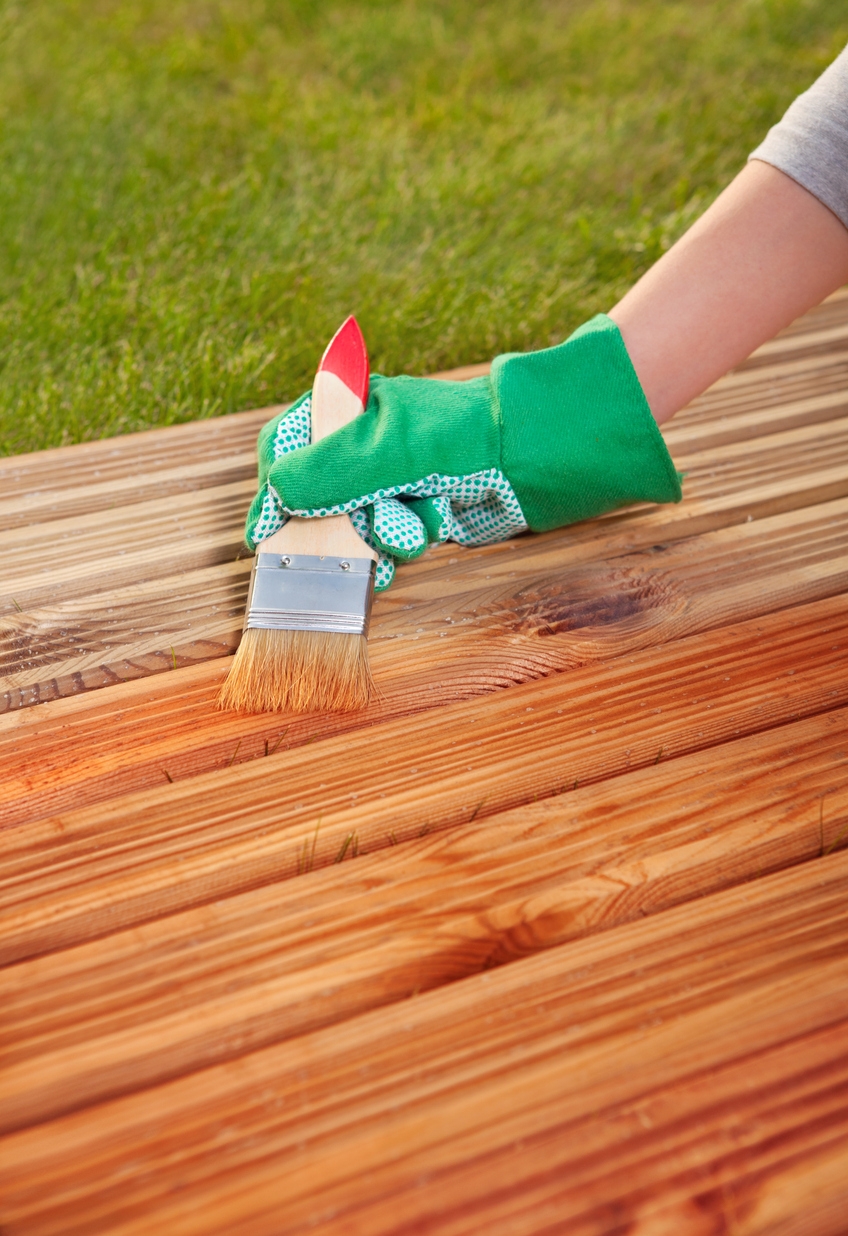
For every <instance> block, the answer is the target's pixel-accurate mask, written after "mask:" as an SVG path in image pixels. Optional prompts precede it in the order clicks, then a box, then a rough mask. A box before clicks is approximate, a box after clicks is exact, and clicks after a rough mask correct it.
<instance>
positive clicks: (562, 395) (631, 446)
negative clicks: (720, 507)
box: [490, 313, 683, 532]
mask: <svg viewBox="0 0 848 1236" xmlns="http://www.w3.org/2000/svg"><path fill="white" fill-rule="evenodd" d="M490 380H491V383H492V391H493V394H494V399H495V404H496V407H497V409H498V412H499V415H500V420H501V451H502V461H503V471H504V473H505V474H506V475H507V476H508V477H509V479H510V482H511V483H512V486H513V489H514V490H515V493H516V496H517V498H518V501H519V502H520V504H521V509H522V511H523V512H524V516H525V518H526V520H527V523H528V525H529V526H530V528H532V529H533V531H534V532H545V531H547V530H548V529H549V528H558V527H560V526H562V525H564V524H570V523H576V522H577V521H578V520H581V519H590V518H591V517H592V516H594V515H601V514H603V513H604V512H605V511H609V510H612V509H613V508H615V507H619V506H625V505H627V504H629V503H631V502H679V501H680V499H681V497H682V496H683V495H682V491H681V488H680V476H679V474H678V473H677V471H676V470H675V467H674V464H673V463H672V460H671V456H670V455H669V453H668V450H667V448H666V445H665V442H664V441H663V438H662V434H661V433H660V431H659V428H658V427H657V423H656V421H655V420H654V418H653V416H652V415H651V409H650V408H649V406H648V401H647V400H646V398H645V395H644V392H643V391H642V387H641V386H640V384H639V379H638V377H637V376H636V371H635V369H634V368H633V365H632V363H631V361H630V357H629V356H628V354H627V349H626V348H625V346H624V340H623V339H622V337H621V333H620V331H619V329H618V327H617V326H616V324H615V323H614V322H613V320H612V319H611V318H609V317H607V315H606V314H603V313H599V314H598V315H597V317H594V318H592V319H591V321H589V322H586V323H585V324H584V325H583V326H581V327H579V328H578V329H577V330H576V331H575V332H574V334H573V335H571V336H570V337H569V338H568V339H566V341H565V342H564V343H560V344H558V345H557V346H556V347H554V348H545V349H544V350H543V351H540V352H527V353H506V354H505V355H503V356H497V357H495V359H494V361H493V362H492V372H491V379H490Z"/></svg>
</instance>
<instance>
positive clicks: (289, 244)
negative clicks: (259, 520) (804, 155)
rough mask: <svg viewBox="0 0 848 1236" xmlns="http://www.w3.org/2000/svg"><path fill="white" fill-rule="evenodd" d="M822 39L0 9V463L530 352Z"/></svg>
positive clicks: (613, 11) (782, 13) (591, 297)
mask: <svg viewBox="0 0 848 1236" xmlns="http://www.w3.org/2000/svg"><path fill="white" fill-rule="evenodd" d="M846 40H848V12H846V9H845V6H844V5H841V4H835V3H834V2H833V0H691V2H686V3H665V2H662V0H629V2H625V0H619V2H618V3H616V2H615V0H572V2H570V3H554V2H552V0H547V2H543V0H488V2H487V0H470V2H467V0H406V2H395V0H371V2H367V0H350V2H349V3H339V2H338V0H337V2H335V3H330V2H323V0H309V2H307V0H286V2H284V0H214V2H213V0H15V2H12V0H0V453H12V452H17V451H24V450H32V449H36V448H40V447H47V446H53V445H57V444H60V443H63V442H76V441H82V440H85V439H89V438H94V437H99V436H103V435H107V434H115V433H122V432H126V431H129V430H135V429H141V428H145V427H147V426H151V425H161V424H168V423H172V422H175V421H180V420H188V419H193V418H196V417H204V416H214V415H218V414H220V413H225V412H230V411H234V410H236V409H239V408H245V407H250V406H256V405H261V404H266V403H272V402H275V401H280V400H283V399H286V398H290V397H293V396H294V395H296V394H297V393H298V392H299V391H300V390H302V389H304V388H305V387H306V386H307V385H308V384H309V382H310V380H311V375H312V372H313V370H314V367H315V364H316V361H317V359H318V357H319V355H320V352H321V350H322V348H323V345H324V343H325V342H326V340H327V339H328V337H329V336H330V334H331V333H332V331H333V330H334V329H335V327H336V326H337V325H338V323H339V321H340V320H341V318H342V317H343V316H344V315H345V314H347V313H348V312H350V311H352V310H353V311H355V312H356V313H357V315H358V316H359V318H360V321H361V323H362V326H363V328H364V330H365V334H366V337H367V339H368V343H369V347H370V351H371V354H372V361H373V366H374V368H375V369H378V370H381V371H383V372H399V371H403V370H406V371H409V372H418V373H423V372H427V371H432V370H433V369H437V368H444V367H447V366H451V365H456V364H461V363H463V362H467V361H475V360H481V359H485V358H489V357H490V356H492V355H493V354H494V353H496V352H498V351H501V350H504V349H524V348H531V347H538V346H543V345H546V344H549V343H551V342H554V341H557V340H559V339H561V338H562V337H563V336H564V335H565V334H566V333H567V332H568V331H569V330H571V329H572V328H573V327H574V326H576V325H577V324H578V323H579V322H580V321H581V320H582V319H584V318H585V317H587V316H588V315H589V314H591V313H593V312H596V311H597V310H599V309H604V308H608V307H609V306H610V305H611V304H612V303H613V302H614V300H615V299H616V298H617V297H618V296H619V295H620V294H621V292H622V291H623V290H624V288H626V287H627V286H628V285H629V284H630V283H631V282H632V281H633V280H634V279H635V278H636V277H637V276H638V275H639V273H640V272H641V271H642V270H644V269H645V268H646V266H648V265H649V264H650V263H651V262H652V261H654V260H655V259H656V257H657V256H658V255H659V254H660V253H661V252H662V251H663V249H664V248H666V247H667V246H668V245H669V244H670V243H671V241H673V239H674V238H675V237H676V236H677V235H678V234H679V233H680V232H681V231H682V230H683V229H684V228H685V227H686V226H687V224H688V223H689V222H690V221H691V220H692V219H693V218H694V217H695V216H697V215H698V214H699V213H700V212H701V211H702V210H703V209H704V207H705V206H706V205H707V204H708V203H709V202H710V200H711V199H712V198H713V197H714V196H715V194H716V193H717V192H718V191H719V190H720V189H721V187H722V186H723V185H725V184H726V183H727V181H728V180H729V179H730V178H731V177H732V176H733V175H734V173H735V172H736V170H737V169H738V168H739V167H740V166H741V164H742V162H743V160H744V158H745V155H746V154H747V152H748V151H749V150H750V149H751V148H752V147H753V146H754V145H755V144H756V143H757V142H758V140H759V139H760V137H761V136H762V135H763V134H764V132H765V130H766V129H767V128H768V126H769V124H771V123H773V122H774V120H775V119H777V117H778V116H779V115H780V114H781V112H782V110H783V109H784V107H785V106H786V105H787V103H788V102H789V101H790V100H791V99H792V97H793V96H794V95H795V94H796V93H797V92H798V91H799V90H801V89H803V88H804V87H805V86H806V85H807V84H808V83H809V82H810V81H812V79H813V78H814V77H815V76H816V75H817V73H818V72H819V71H820V70H821V69H822V68H823V67H824V65H825V64H826V63H827V62H828V61H829V60H830V59H831V58H832V57H833V56H834V55H835V54H836V53H837V51H838V50H839V49H840V47H841V46H842V45H843V44H844V42H845V41H846Z"/></svg>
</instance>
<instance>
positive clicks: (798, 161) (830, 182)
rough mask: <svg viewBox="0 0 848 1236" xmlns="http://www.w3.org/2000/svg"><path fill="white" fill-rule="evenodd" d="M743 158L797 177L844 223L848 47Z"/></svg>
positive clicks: (847, 218)
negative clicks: (759, 160)
mask: <svg viewBox="0 0 848 1236" xmlns="http://www.w3.org/2000/svg"><path fill="white" fill-rule="evenodd" d="M748 158H749V160H750V159H761V160H762V161H763V162H764V163H771V164H772V165H773V166H774V167H776V168H779V169H780V171H781V172H785V173H786V175H787V176H791V177H792V179H793V180H797V182H798V184H799V185H803V187H804V188H805V189H808V190H809V191H810V193H812V194H814V195H815V196H816V197H817V198H818V199H819V201H820V202H824V204H825V206H828V207H829V208H830V209H831V210H832V211H833V213H834V214H835V215H836V216H837V218H839V219H841V220H842V222H843V223H844V224H845V226H846V227H848V47H846V48H845V50H844V51H843V52H841V53H840V54H839V55H838V56H837V57H836V59H835V60H834V62H833V64H831V65H829V66H828V68H826V69H825V71H824V73H822V75H821V77H819V78H818V79H817V80H816V81H814V82H813V84H812V86H811V87H810V89H809V90H805V91H804V93H803V94H799V95H798V98H797V99H796V100H795V102H794V103H792V104H791V105H790V107H789V110H788V111H787V112H786V114H785V115H784V117H783V119H782V120H781V121H779V123H778V124H776V125H775V126H774V128H773V129H769V131H768V133H767V134H766V137H765V140H764V141H762V142H761V143H760V145H759V146H758V147H757V149H756V150H754V151H752V153H751V154H750V155H749V156H748Z"/></svg>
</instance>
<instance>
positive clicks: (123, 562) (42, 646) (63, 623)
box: [0, 298, 848, 710]
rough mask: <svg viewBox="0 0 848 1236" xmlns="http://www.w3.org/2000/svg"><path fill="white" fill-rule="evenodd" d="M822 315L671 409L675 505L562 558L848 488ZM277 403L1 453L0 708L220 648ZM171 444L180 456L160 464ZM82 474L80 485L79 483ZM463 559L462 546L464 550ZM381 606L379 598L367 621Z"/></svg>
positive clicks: (572, 537)
mask: <svg viewBox="0 0 848 1236" xmlns="http://www.w3.org/2000/svg"><path fill="white" fill-rule="evenodd" d="M825 311H827V315H829V316H826V317H825V319H824V322H825V330H824V332H822V330H820V329H817V328H816V324H815V320H814V317H815V315H813V316H812V318H811V322H810V324H809V325H808V327H807V329H805V330H804V331H800V332H799V331H796V332H795V333H794V334H790V335H789V336H787V337H786V339H785V340H784V341H783V342H781V341H780V340H777V341H775V345H778V344H779V345H780V347H777V350H776V351H773V352H772V353H769V358H770V360H769V365H768V366H766V367H758V368H757V367H755V368H754V369H749V368H746V367H742V369H741V370H740V371H738V372H737V373H736V374H734V375H731V376H730V377H729V378H727V379H724V380H723V384H722V383H719V384H718V385H717V387H716V388H714V390H713V392H711V393H710V394H709V396H706V397H704V399H702V400H701V401H697V402H696V404H694V405H693V407H692V409H691V410H690V411H689V412H685V413H683V414H681V416H680V417H679V418H678V420H676V421H675V424H674V426H673V427H672V428H671V429H670V430H669V433H668V439H669V445H670V447H671V449H672V450H673V452H674V454H675V457H676V460H677V462H678V465H679V466H680V467H681V468H682V469H683V470H685V471H687V473H688V475H687V480H686V486H685V490H686V499H685V501H684V502H683V503H682V504H681V505H680V506H679V507H676V508H675V507H671V508H665V507H663V508H656V509H653V510H651V509H647V510H646V509H644V508H637V509H635V510H632V511H627V512H623V513H618V514H614V515H612V516H607V517H605V518H604V519H601V520H595V521H590V522H589V523H587V524H584V525H581V526H579V527H578V528H571V529H567V530H565V531H563V532H559V533H555V534H550V537H549V540H548V542H547V543H548V544H549V545H550V547H551V548H555V549H556V551H557V552H558V553H559V555H560V557H561V560H562V561H563V563H564V564H567V563H569V562H574V561H576V560H585V559H586V558H587V557H590V558H594V560H596V561H597V560H602V559H609V558H611V557H615V556H616V555H617V554H620V553H622V552H629V551H632V550H633V549H638V548H646V547H648V546H650V545H651V544H654V543H656V542H657V541H669V540H675V539H680V538H682V537H688V536H692V535H697V534H700V533H704V532H708V531H710V530H712V529H717V528H723V527H733V526H735V525H737V524H738V523H740V522H744V521H746V520H748V519H749V518H750V519H758V518H767V517H769V516H772V515H775V514H777V513H779V512H782V511H792V510H799V509H800V508H802V507H804V506H806V505H810V504H812V503H821V502H825V501H827V500H829V499H834V498H839V497H843V496H848V482H846V479H845V478H846V476H848V416H846V415H845V414H846V411H848V404H846V403H845V396H844V391H845V389H846V386H848V356H843V355H842V353H840V352H836V354H834V353H833V335H834V332H836V334H837V335H838V334H839V330H845V329H848V327H844V325H843V327H839V325H838V322H837V324H836V325H834V324H833V320H832V319H833V315H834V314H835V313H836V314H841V315H842V320H843V324H844V319H845V317H846V316H848V306H846V303H845V299H844V298H842V299H839V300H837V301H836V302H834V303H832V304H831V305H829V306H827V305H826V306H823V307H822V309H821V310H819V313H824V312H825ZM822 333H824V334H825V335H827V336H828V339H830V343H827V341H826V343H825V344H824V345H822V346H826V347H827V348H828V349H829V350H828V351H827V352H826V353H824V354H823V356H822V357H819V354H818V352H816V355H815V357H814V358H813V362H811V360H810V359H809V357H802V358H801V359H799V358H798V351H799V345H798V341H799V340H803V339H808V338H809V339H814V338H818V337H819V336H821V335H822ZM840 338H841V336H840ZM769 346H771V345H769ZM815 346H816V347H818V346H819V345H818V344H816V345H815ZM478 368H479V367H478ZM444 376H451V375H450V374H446V375H444ZM466 376H469V375H466ZM276 410H277V409H273V408H272V409H266V410H260V411H257V412H250V413H242V414H237V415H236V416H230V417H225V418H221V419H220V420H217V421H211V422H201V423H197V424H194V425H181V426H176V427H173V428H170V429H163V430H156V431H153V432H152V433H151V434H149V435H145V434H139V435H129V436H128V437H127V438H126V439H118V440H116V441H115V442H113V443H90V444H85V445H83V446H79V447H67V448H62V449H61V450H60V451H58V452H48V453H46V454H41V455H35V456H29V457H20V458H19V460H17V461H13V462H12V463H11V464H9V465H7V466H6V467H5V469H4V471H5V474H6V475H5V476H4V477H3V480H4V482H5V483H6V485H7V489H6V490H4V492H8V497H7V498H6V499H5V502H4V503H0V527H3V525H4V522H5V527H6V531H5V532H2V531H0V591H2V594H3V595H2V596H0V686H2V687H3V690H2V693H0V710H10V709H16V708H20V707H23V706H27V705H31V704H34V703H42V702H44V701H45V700H49V699H54V698H60V697H65V696H70V695H76V694H78V693H80V692H83V691H87V690H92V689H96V688H100V687H103V686H108V685H112V684H114V683H116V682H120V681H127V680H132V679H134V678H137V677H139V676H144V675H148V674H152V673H158V672H163V671H165V670H167V669H169V668H174V667H179V666H181V665H189V664H196V663H198V662H202V661H207V660H209V659H210V658H213V657H216V656H226V655H228V654H229V653H231V652H232V650H233V648H234V647H235V643H236V641H237V639H238V637H239V632H240V629H241V614H242V611H243V606H244V598H245V595H246V588H247V577H248V574H249V564H248V562H246V561H244V562H242V563H240V562H239V558H240V557H241V555H243V553H244V551H243V549H242V548H241V538H242V523H243V516H244V511H245V509H246V507H247V504H248V502H249V499H250V496H251V494H252V492H253V485H254V482H253V474H254V464H253V439H254V438H255V434H256V430H257V428H258V425H259V424H260V423H261V422H262V420H263V419H264V418H265V417H267V416H268V415H269V414H271V413H273V412H275V411H276ZM168 435H172V436H171V437H169V436H168ZM186 452H190V453H191V458H192V464H191V465H185V466H180V467H174V459H175V457H179V458H184V457H185V453H186ZM52 456H56V459H55V460H53V459H51V460H50V462H47V460H48V457H52ZM39 461H40V463H41V468H40V470H39V467H38V464H39ZM83 478H87V479H88V481H89V482H90V484H89V485H87V486H85V487H83V485H82V484H81V481H82V480H83ZM89 491H90V492H89ZM115 510H120V511H121V517H122V519H123V520H124V521H126V520H127V519H131V521H132V526H133V532H134V535H133V544H132V547H131V549H130V550H128V551H126V552H124V553H123V554H120V555H117V556H112V557H104V554H103V544H104V535H107V534H108V527H109V520H110V519H111V518H114V516H112V515H110V513H109V512H110V511H115ZM130 511H131V514H130ZM26 521H30V522H29V525H28V526H25V523H26ZM45 526H49V527H50V535H49V537H45V536H44V531H43V529H44V527H45ZM538 539H539V538H523V540H522V539H520V540H519V541H518V542H516V543H515V544H516V545H517V547H518V549H517V553H518V554H519V555H523V554H524V553H530V554H535V552H536V550H535V548H525V544H526V543H531V544H532V543H533V542H535V541H537V540H538ZM542 539H544V538H542ZM499 552H500V550H499ZM451 556H453V553H452V551H448V552H447V553H446V552H441V553H436V554H435V555H429V556H428V557H429V558H430V561H429V562H428V561H427V560H426V559H425V561H424V562H416V563H413V564H408V565H407V566H405V567H403V568H402V569H401V571H400V572H399V582H398V583H397V584H396V585H395V589H394V595H395V596H399V595H400V594H401V592H402V589H403V587H404V585H405V584H406V583H407V582H409V583H410V584H411V585H413V586H414V585H415V584H416V583H417V582H418V581H419V580H422V579H425V578H427V576H428V573H429V572H430V571H431V568H433V567H434V568H435V570H436V572H437V573H438V572H439V570H440V568H441V567H442V566H443V564H444V562H445V561H446V560H447V561H449V559H450V557H451ZM484 557H485V556H484ZM472 558H473V556H472V555H469V554H468V552H467V551H463V562H464V564H468V565H470V563H471V561H472ZM516 561H518V560H516ZM522 565H523V564H522ZM520 570H521V567H519V570H518V572H517V573H518V574H520ZM59 598H61V599H59ZM136 609H138V611H139V619H140V620H139V623H138V626H136V625H135V624H134V614H135V611H136ZM380 610H381V605H380V603H379V602H378V605H377V607H376V612H375V621H377V620H379V616H380Z"/></svg>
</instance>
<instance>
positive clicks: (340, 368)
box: [218, 317, 377, 712]
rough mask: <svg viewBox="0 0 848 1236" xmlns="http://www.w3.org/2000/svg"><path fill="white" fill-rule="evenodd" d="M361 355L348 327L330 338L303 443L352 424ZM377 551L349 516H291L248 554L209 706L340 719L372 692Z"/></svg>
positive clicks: (361, 383) (355, 333)
mask: <svg viewBox="0 0 848 1236" xmlns="http://www.w3.org/2000/svg"><path fill="white" fill-rule="evenodd" d="M367 398H368V353H367V352H366V350H365V340H364V339H363V338H362V332H361V330H360V329H359V326H358V325H357V322H356V319H355V318H353V317H350V318H348V319H347V321H345V322H344V323H343V324H342V326H341V327H340V328H339V329H338V330H337V331H336V333H335V335H334V336H333V338H332V339H331V340H330V343H329V345H328V346H327V349H326V351H325V352H324V355H323V357H322V358H321V364H320V365H319V366H318V372H317V374H316V375H315V384H314V386H313V388H312V409H311V417H312V441H313V442H318V441H320V440H321V438H325V437H327V436H328V435H329V434H331V433H333V432H335V430H337V429H340V428H342V427H343V426H345V425H347V424H348V423H349V422H350V421H351V420H353V419H354V418H355V417H357V416H359V415H360V414H361V413H362V411H363V409H364V406H365V401H366V399H367ZM376 559H377V552H376V550H374V549H373V548H372V547H371V546H370V545H367V544H366V542H365V541H363V539H362V538H361V537H360V535H359V533H358V532H357V531H356V530H355V529H354V527H353V524H352V523H351V521H350V518H349V516H348V515H330V516H326V517H324V518H318V519H298V518H296V517H292V518H291V519H289V520H287V522H286V523H285V524H283V526H282V527H281V528H278V529H277V531H276V532H274V533H272V534H271V536H269V537H267V538H266V539H265V540H264V541H262V542H261V543H260V544H259V545H257V547H256V557H255V558H254V560H253V571H252V573H251V577H250V588H249V590H248V597H247V608H246V611H245V621H244V634H243V636H242V641H241V644H240V645H239V648H238V651H237V652H236V655H235V657H234V659H233V664H232V668H231V670H230V673H229V676H228V678H227V681H226V682H225V683H224V686H223V688H222V690H221V693H220V696H219V699H218V703H219V706H220V707H221V708H229V709H235V710H238V711H243V712H282V711H283V710H287V711H290V712H310V711H323V710H328V711H335V712H347V711H350V710H351V709H354V708H363V707H364V706H365V705H366V704H367V703H368V698H369V696H370V694H371V672H370V669H369V667H368V641H367V638H366V637H367V634H368V621H369V618H370V614H371V600H372V597H373V594H374V578H375V563H376Z"/></svg>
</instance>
